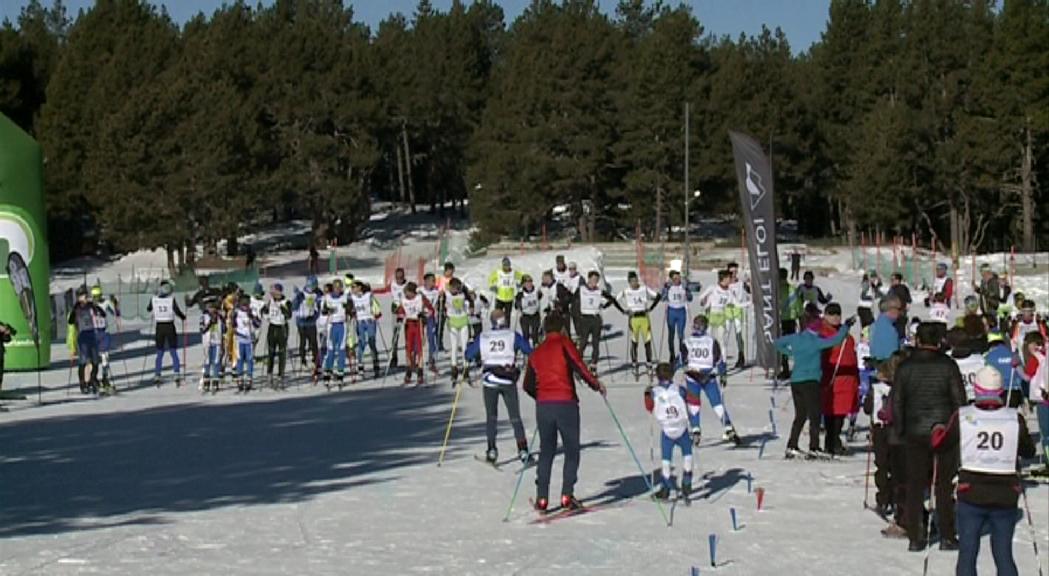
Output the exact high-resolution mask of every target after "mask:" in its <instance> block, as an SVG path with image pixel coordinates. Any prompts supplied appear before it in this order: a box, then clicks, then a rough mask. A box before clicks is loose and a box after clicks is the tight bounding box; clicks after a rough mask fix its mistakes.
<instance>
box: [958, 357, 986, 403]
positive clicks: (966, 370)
mask: <svg viewBox="0 0 1049 576" xmlns="http://www.w3.org/2000/svg"><path fill="white" fill-rule="evenodd" d="M954 362H955V363H956V364H958V371H959V372H961V373H962V383H963V384H965V397H966V398H967V399H968V401H969V402H972V401H973V398H974V397H975V396H976V393H975V392H974V391H973V386H975V385H976V373H977V372H979V371H980V368H983V367H984V366H986V364H985V363H984V361H983V356H980V355H978V354H971V355H969V356H966V357H965V358H955V359H954Z"/></svg>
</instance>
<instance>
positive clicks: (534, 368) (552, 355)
mask: <svg viewBox="0 0 1049 576" xmlns="http://www.w3.org/2000/svg"><path fill="white" fill-rule="evenodd" d="M564 326H565V320H564V319H563V318H562V317H561V315H560V314H558V313H556V312H551V313H550V314H549V315H548V316H547V317H546V320H545V321H544V323H543V328H544V331H545V332H546V339H545V340H544V341H543V343H542V344H540V345H539V347H538V348H536V349H535V351H533V352H532V355H531V356H530V357H529V359H528V371H527V372H526V373H525V381H524V390H525V392H527V393H528V395H529V396H531V397H532V398H534V399H535V420H536V425H537V426H538V428H539V466H538V471H537V479H536V500H535V507H536V509H537V510H539V511H540V512H544V511H545V510H546V508H547V505H548V496H549V492H550V470H551V468H552V467H553V464H554V454H555V452H556V451H557V435H558V434H560V435H561V442H562V443H563V444H564V453H565V465H564V470H563V477H562V482H561V507H562V508H564V509H569V510H573V509H577V508H580V507H582V504H581V503H580V502H579V500H577V499H576V498H575V495H574V494H573V490H574V488H575V482H576V473H577V472H578V470H579V396H578V395H577V394H576V389H575V381H574V380H573V374H576V375H578V376H579V377H580V378H582V379H583V381H585V382H586V383H587V385H589V386H590V388H591V389H593V390H594V391H595V392H598V393H600V394H601V395H604V394H605V386H604V385H603V384H601V382H599V381H598V380H597V377H596V376H594V375H593V373H591V372H590V370H588V369H587V367H586V364H585V363H584V362H583V359H582V358H581V357H580V356H579V350H577V349H576V347H575V344H573V343H572V340H571V339H570V338H568V337H567V336H565V335H564V334H563V330H564Z"/></svg>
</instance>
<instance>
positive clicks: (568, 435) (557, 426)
mask: <svg viewBox="0 0 1049 576" xmlns="http://www.w3.org/2000/svg"><path fill="white" fill-rule="evenodd" d="M535 421H536V425H537V426H538V427H539V466H538V467H537V470H536V479H535V487H536V497H537V498H549V495H550V472H551V470H552V469H553V466H554V455H555V454H556V453H557V436H558V434H560V435H561V444H562V445H563V446H564V455H565V464H564V468H563V469H562V477H561V494H562V495H569V496H570V495H572V494H573V493H574V491H575V483H576V480H577V478H578V473H579V405H578V404H576V403H574V402H563V403H562V402H559V403H537V404H536V405H535Z"/></svg>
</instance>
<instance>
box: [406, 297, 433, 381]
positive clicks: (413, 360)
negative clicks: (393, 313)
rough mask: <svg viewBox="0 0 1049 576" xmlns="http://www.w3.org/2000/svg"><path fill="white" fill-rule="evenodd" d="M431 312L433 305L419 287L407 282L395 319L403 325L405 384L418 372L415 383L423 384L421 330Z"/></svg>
mask: <svg viewBox="0 0 1049 576" xmlns="http://www.w3.org/2000/svg"><path fill="white" fill-rule="evenodd" d="M433 314H434V310H433V306H431V305H430V302H429V301H428V300H426V299H425V298H423V296H422V294H419V287H418V286H416V285H415V282H409V283H408V284H407V285H406V286H405V287H404V295H403V296H401V304H400V306H398V307H397V317H398V320H397V321H398V322H400V323H401V324H402V325H403V326H404V356H405V360H406V361H407V363H408V367H407V368H408V369H407V370H406V371H405V373H404V385H405V386H407V385H409V384H411V383H412V374H413V373H417V374H418V381H417V382H416V384H417V385H420V386H421V385H422V384H424V381H423V337H422V332H423V329H424V328H423V325H424V323H425V322H426V318H427V316H432V315H433Z"/></svg>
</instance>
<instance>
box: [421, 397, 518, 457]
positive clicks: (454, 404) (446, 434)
mask: <svg viewBox="0 0 1049 576" xmlns="http://www.w3.org/2000/svg"><path fill="white" fill-rule="evenodd" d="M462 395H463V382H462V377H461V376H460V378H459V382H458V386H456V390H455V400H453V401H452V413H451V415H449V416H448V426H447V427H446V428H445V429H444V442H442V443H441V454H440V456H438V457H437V466H441V465H442V464H444V451H445V450H446V449H447V448H448V439H449V438H450V437H451V436H452V422H454V421H455V409H456V408H458V407H459V398H460V397H462ZM533 440H534V439H533Z"/></svg>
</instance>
